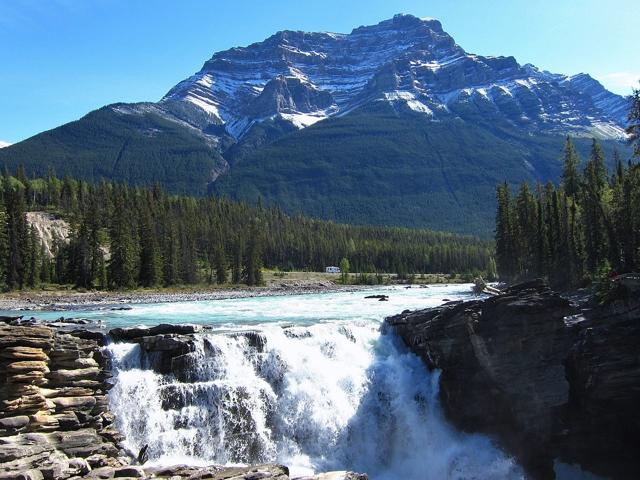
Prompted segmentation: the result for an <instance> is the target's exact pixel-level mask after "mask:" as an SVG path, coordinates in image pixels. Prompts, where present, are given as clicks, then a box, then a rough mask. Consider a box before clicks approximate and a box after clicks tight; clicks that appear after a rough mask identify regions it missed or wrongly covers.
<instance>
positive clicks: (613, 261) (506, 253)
mask: <svg viewBox="0 0 640 480" xmlns="http://www.w3.org/2000/svg"><path fill="white" fill-rule="evenodd" d="M633 100H634V103H633V108H632V110H631V113H630V115H629V120H630V126H629V129H628V133H629V134H630V139H631V142H632V144H634V150H633V158H632V159H629V160H628V161H624V160H623V158H622V157H621V156H620V155H619V154H618V153H615V152H614V154H613V158H612V159H611V162H610V163H612V164H613V165H614V166H615V168H614V169H613V171H610V170H608V169H607V161H606V158H605V154H604V152H603V150H602V148H601V146H600V145H599V143H598V142H597V141H596V140H593V142H592V146H591V151H590V154H589V158H588V160H587V161H586V163H585V164H584V165H583V163H582V161H581V159H580V156H579V155H578V153H577V151H576V149H575V147H574V144H573V141H572V139H571V138H570V137H567V139H566V143H565V147H564V154H563V158H564V168H563V173H562V181H561V183H560V185H558V186H556V185H554V184H552V183H547V184H546V185H544V186H543V185H540V184H538V185H536V186H534V187H532V186H530V185H529V184H528V183H523V184H522V185H521V187H520V189H519V191H518V193H517V194H516V196H515V197H513V196H512V194H511V192H510V189H509V186H508V185H507V184H506V183H505V184H502V185H500V186H498V188H497V203H498V208H497V214H496V260H497V266H498V272H499V274H500V276H501V277H503V278H505V279H517V278H532V277H538V276H545V277H548V278H549V280H550V281H551V283H552V284H554V285H556V286H560V287H564V288H568V287H575V286H578V285H581V284H584V283H587V282H589V281H590V280H593V279H598V278H604V277H607V276H611V275H613V274H619V273H625V272H633V271H637V270H638V268H640V164H638V163H637V162H634V161H633V160H634V159H637V158H640V143H639V134H640V90H636V91H635V94H634V97H633Z"/></svg>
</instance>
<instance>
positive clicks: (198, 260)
mask: <svg viewBox="0 0 640 480" xmlns="http://www.w3.org/2000/svg"><path fill="white" fill-rule="evenodd" d="M1 181H2V185H1V188H0V284H1V285H2V287H3V288H4V289H6V290H13V289H22V288H25V287H28V288H34V287H38V286H39V285H42V284H64V285H73V286H76V287H81V288H86V289H91V288H99V289H123V288H136V287H157V286H172V285H181V284H199V283H210V284H214V283H215V284H227V283H235V284H237V283H244V284H247V285H258V284H261V283H262V281H263V274H262V269H263V268H265V267H266V268H271V269H280V270H284V271H287V270H310V271H323V270H324V268H325V267H326V266H328V265H336V264H337V263H338V262H339V261H340V259H342V258H346V259H348V261H349V262H350V264H351V268H352V270H353V271H367V272H385V273H396V272H398V273H423V272H424V273H439V272H459V273H468V272H474V271H475V272H482V271H485V270H486V269H487V268H488V267H489V266H490V265H491V264H492V247H491V244H490V243H489V242H487V241H482V240H479V239H477V238H475V237H469V236H460V235H454V234H449V233H443V232H434V231H429V230H413V229H406V228H384V227H367V226H351V225H342V224H335V223H332V222H326V221H319V220H314V219H310V218H306V217H303V216H289V215H286V214H284V213H283V212H282V211H281V210H279V209H277V208H264V207H262V206H259V205H258V206H255V207H251V206H248V205H246V204H243V203H235V202H232V201H229V200H226V199H222V198H215V197H208V198H203V197H190V196H182V195H169V194H168V193H166V192H165V191H164V190H163V189H162V188H161V187H159V186H153V187H148V188H141V187H131V186H127V185H124V184H118V183H114V182H101V183H97V184H92V183H88V182H85V181H80V180H75V179H72V178H68V177H67V178H64V179H59V178H57V177H56V176H55V175H53V174H49V175H48V176H47V177H46V178H29V177H28V176H27V175H26V173H25V171H24V168H18V170H17V172H16V174H15V176H10V175H9V174H7V173H5V174H4V175H3V177H2V179H1ZM28 211H44V212H49V213H51V214H53V215H55V216H59V217H60V218H63V219H65V220H66V221H68V223H69V225H70V233H69V235H68V238H56V239H54V241H53V243H52V245H50V248H45V245H44V243H43V242H42V240H41V239H40V237H39V235H38V232H37V231H36V228H35V225H30V224H29V222H28V221H27V216H26V212H28ZM49 250H50V252H49Z"/></svg>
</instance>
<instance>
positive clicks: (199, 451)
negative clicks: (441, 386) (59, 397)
mask: <svg viewBox="0 0 640 480" xmlns="http://www.w3.org/2000/svg"><path fill="white" fill-rule="evenodd" d="M412 290H414V291H413V292H409V291H401V290H399V289H395V290H392V292H394V293H395V294H397V296H398V297H400V298H399V301H398V304H395V305H394V304H392V302H393V295H392V301H391V302H376V301H372V300H366V301H363V300H362V297H363V296H364V294H363V293H362V292H359V293H356V294H353V295H352V294H331V295H325V296H322V295H309V296H304V297H283V298H264V299H248V300H243V301H240V300H234V301H229V302H227V303H224V302H218V303H219V304H223V305H226V306H225V307H224V308H222V307H220V305H215V306H212V305H207V303H209V304H211V303H214V302H202V304H200V305H197V306H196V305H193V306H190V309H191V310H190V311H194V309H202V311H206V312H208V313H203V312H201V313H200V314H199V315H209V317H210V319H212V320H213V323H216V320H215V319H216V318H220V317H224V319H225V320H224V321H223V322H217V323H218V324H219V325H221V326H222V325H223V324H224V325H225V327H224V329H222V328H221V329H220V331H217V332H213V333H207V334H202V335H199V336H197V339H196V350H195V351H194V352H192V353H191V354H188V355H187V356H186V357H185V358H183V359H182V360H181V363H180V368H175V369H174V372H173V374H171V375H160V374H158V373H155V372H154V370H153V368H152V367H153V365H154V358H150V357H149V356H148V355H146V354H144V352H142V351H141V350H140V348H139V347H138V346H137V345H132V344H113V345H110V346H109V347H107V348H108V349H109V351H110V353H111V356H112V359H113V363H114V366H115V368H116V371H115V375H116V376H115V386H114V388H113V389H112V390H111V392H110V395H109V399H110V402H111V408H112V409H113V411H114V412H115V413H116V415H117V423H118V427H119V428H120V429H121V431H122V432H123V433H124V434H125V437H126V444H127V446H128V447H129V448H130V449H131V451H132V452H135V453H137V452H138V451H139V449H140V448H142V447H143V446H144V445H149V449H148V452H149V455H150V462H151V463H153V464H164V465H167V464H175V463H191V464H200V465H202V464H210V463H222V464H239V463H240V464H244V463H258V462H274V461H275V462H279V463H283V464H286V465H288V466H289V467H290V468H291V471H292V473H293V475H294V476H295V475H302V474H308V473H311V472H316V471H327V470H344V469H352V470H358V471H364V472H367V473H368V474H369V475H370V478H372V479H375V480H387V479H388V480H391V479H398V478H415V479H471V478H482V479H487V478H488V479H491V478H495V479H511V478H522V476H523V475H522V472H521V470H520V468H519V467H518V466H517V465H516V464H515V463H514V461H513V460H512V459H510V458H509V457H508V456H507V455H505V454H504V453H503V452H502V451H501V450H500V449H498V448H497V447H496V446H495V445H493V444H492V443H491V441H489V439H487V438H486V437H483V436H479V435H467V434H462V433H460V432H458V431H456V430H455V429H454V428H452V427H451V426H450V425H449V424H448V423H447V422H446V420H445V419H444V417H443V414H442V411H441V408H440V405H439V403H438V398H437V394H438V373H437V372H429V371H428V370H427V369H426V368H425V366H424V364H423V363H422V361H421V360H420V359H419V358H417V357H416V356H415V355H413V354H411V353H410V352H408V351H407V350H406V348H405V347H404V346H403V345H401V343H400V342H399V340H398V339H397V338H396V337H395V335H393V334H381V333H380V328H379V327H380V320H381V319H382V318H383V317H384V316H386V315H388V314H391V313H397V312H399V311H401V310H403V309H404V308H417V307H421V306H429V305H430V304H431V305H434V304H438V303H440V302H441V301H442V297H443V293H444V291H445V290H444V289H443V290H436V291H435V293H434V289H422V291H418V289H412ZM466 291H467V290H463V289H462V288H461V287H448V288H447V289H446V297H448V298H456V295H458V296H465V295H466V293H464V292H466ZM387 293H388V292H387ZM394 303H395V302H394ZM390 304H391V305H390ZM400 304H401V305H400ZM174 307H175V308H177V309H178V310H179V308H180V307H178V306H177V305H173V306H172V308H174ZM136 308H140V307H136ZM142 308H146V309H147V310H145V312H146V315H149V316H151V317H153V316H154V315H155V314H156V313H158V312H159V311H164V310H162V308H163V307H161V306H153V305H152V306H148V307H142ZM212 309H221V310H219V311H218V312H217V314H213V313H212ZM225 309H227V310H226V311H224V310H225ZM243 309H249V310H251V311H252V312H254V313H253V314H250V313H249V312H246V311H245V312H244V313H243ZM259 309H261V310H262V311H261V313H260V315H257V314H256V313H255V312H256V311H257V310H259ZM126 313H127V312H124V314H125V315H126ZM138 315H140V312H138ZM174 315H182V316H183V319H184V320H187V321H189V320H191V313H189V314H188V315H187V316H184V315H185V314H184V311H183V312H182V313H181V314H180V313H174ZM196 315H198V314H196ZM216 315H217V317H216ZM234 315H238V317H239V318H240V320H238V321H236V322H233V321H230V320H229V319H231V318H232V317H233V316H234ZM252 315H253V316H252ZM314 318H315V320H314ZM259 319H260V320H261V321H260V320H259ZM287 323H289V324H288V325H287ZM230 330H231V331H230ZM247 332H252V333H247ZM256 333H257V334H256Z"/></svg>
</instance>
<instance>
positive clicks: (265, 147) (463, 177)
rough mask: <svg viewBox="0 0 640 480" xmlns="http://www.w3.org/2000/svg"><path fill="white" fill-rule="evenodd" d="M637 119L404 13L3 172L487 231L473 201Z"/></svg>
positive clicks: (248, 54)
mask: <svg viewBox="0 0 640 480" xmlns="http://www.w3.org/2000/svg"><path fill="white" fill-rule="evenodd" d="M626 110H627V101H626V100H625V99H624V98H623V97H620V96H618V95H615V94H613V93H611V92H608V91H607V90H606V89H604V87H602V85H600V84H599V83H598V82H597V81H596V80H594V79H593V78H591V77H590V76H589V75H586V74H581V75H576V76H566V75H561V74H554V73H550V72H546V71H542V70H540V69H538V68H536V67H535V66H533V65H530V64H527V65H520V64H519V63H518V62H517V61H516V60H515V59H514V58H513V57H488V56H481V55H474V54H470V53H467V52H466V51H465V50H464V49H463V48H462V47H461V46H459V45H457V44H456V43H455V41H454V39H453V38H452V37H451V36H450V35H448V34H447V33H446V32H445V31H444V30H443V28H442V25H441V24H440V22H438V21H437V20H434V19H420V18H416V17H413V16H411V15H397V16H395V17H393V18H392V19H389V20H385V21H383V22H380V23H379V24H377V25H373V26H366V27H359V28H356V29H354V30H353V31H352V32H351V33H350V34H336V33H306V32H298V31H282V32H278V33H276V34H274V35H273V36H271V37H269V38H268V39H266V40H265V41H263V42H259V43H254V44H252V45H249V46H247V47H242V48H232V49H230V50H227V51H223V52H219V53H216V54H214V55H213V56H212V57H211V59H209V60H208V61H206V62H205V64H204V65H203V67H202V69H201V70H200V71H199V72H197V73H196V74H195V75H193V76H191V77H189V78H188V79H186V80H184V81H182V82H180V83H179V84H178V85H176V86H175V87H173V88H172V89H171V90H170V91H169V92H168V93H167V94H166V95H165V96H164V97H163V98H162V99H161V100H160V101H159V102H157V103H139V104H115V105H110V106H107V107H104V108H102V109H100V110H97V111H95V112H92V113H90V114H88V115H87V116H86V117H84V118H82V119H80V120H79V121H77V122H72V123H70V124H67V125H65V126H62V127H59V128H57V129H54V130H52V131H49V132H45V133H43V134H40V135H37V136H35V137H33V138H31V139H28V140H26V141H24V142H20V143H19V144H16V145H13V146H11V147H9V148H7V149H3V150H2V151H1V152H0V162H3V163H4V164H6V165H8V166H9V167H10V168H14V167H16V166H17V165H18V164H19V163H23V164H25V166H27V168H28V170H32V171H35V172H38V173H44V172H46V170H47V169H48V168H49V167H50V166H53V167H55V169H56V171H57V173H58V174H66V173H70V174H74V175H78V176H82V177H84V178H91V179H99V178H105V177H108V178H115V179H120V180H126V181H130V182H134V183H149V182H155V181H160V182H162V183H164V184H166V185H167V186H168V187H169V188H171V189H172V190H174V191H189V192H196V193H205V192H207V191H209V192H211V191H213V192H216V193H219V194H224V195H229V196H232V197H235V198H239V199H244V200H256V199H257V198H262V199H263V200H265V201H267V202H274V203H278V204H280V205H281V206H283V207H284V208H286V209H288V210H289V211H303V212H308V213H312V214H314V215H318V216H322V217H325V218H332V219H337V220H341V221H355V222H363V221H366V222H367V223H386V224H401V225H412V226H430V227H436V228H448V229H454V230H458V231H475V232H478V231H481V230H483V229H484V230H486V229H487V228H488V217H487V215H485V214H482V213H477V212H474V210H476V209H474V208H472V207H473V205H474V204H475V205H476V206H478V205H479V206H480V207H481V208H480V209H479V210H480V212H481V211H482V209H484V208H489V207H490V206H492V202H493V199H492V198H493V187H494V184H495V183H496V181H500V180H503V179H506V180H508V181H510V182H512V183H516V182H519V181H521V180H523V179H528V180H535V179H539V180H543V181H544V180H547V179H553V178H555V177H557V175H558V171H559V163H558V149H559V147H560V145H561V138H562V136H563V135H565V134H568V133H571V134H573V135H577V136H583V137H584V136H596V137H599V138H601V139H605V140H607V141H611V142H615V141H616V140H620V139H622V138H623V137H624V126H625V117H626ZM399 131H400V132H404V133H406V135H400V136H399V135H398V132H399ZM343 165H345V168H344V169H343V168H341V166H343ZM467 170H471V174H470V175H467ZM474 170H478V172H480V173H479V174H476V173H474ZM407 178H409V179H410V180H412V181H409V182H407ZM469 187H471V188H472V189H475V188H477V189H478V190H477V191H475V192H473V193H472V195H471V197H472V198H473V202H471V203H469V202H468V201H467V199H466V198H464V197H465V196H466V195H465V193H467V192H468V190H467V189H468V188H469ZM414 190H415V191H416V192H415V193H414ZM394 192H395V194H394ZM349 194H353V195H351V196H350V195H349ZM375 200H381V201H383V202H384V203H385V206H384V208H382V209H380V208H379V206H378V205H376V207H375V208H371V206H370V205H371V203H372V201H375ZM429 200H431V201H429ZM434 204H435V205H436V206H437V208H439V209H440V210H441V211H443V212H445V214H444V215H433V210H432V209H431V207H432V206H433V205H434ZM406 205H409V206H410V207H415V206H417V207H420V208H419V209H418V211H410V212H409V213H405V212H404V211H403V209H404V208H405V206H406ZM410 210H411V209H410ZM459 215H469V217H470V221H464V222H460V221H457V220H451V217H453V216H459ZM447 217H448V218H449V220H447Z"/></svg>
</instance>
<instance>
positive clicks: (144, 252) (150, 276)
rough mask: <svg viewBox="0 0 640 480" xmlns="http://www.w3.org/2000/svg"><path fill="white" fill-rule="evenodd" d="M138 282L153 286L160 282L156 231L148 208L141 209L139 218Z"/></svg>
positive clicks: (160, 266)
mask: <svg viewBox="0 0 640 480" xmlns="http://www.w3.org/2000/svg"><path fill="white" fill-rule="evenodd" d="M139 237H140V275H139V278H140V284H141V285H142V286H144V287H154V286H156V285H158V284H159V283H160V279H161V277H162V265H161V263H160V252H159V249H158V246H157V241H156V233H155V231H154V229H153V227H152V223H151V215H150V213H149V211H148V209H146V208H145V209H143V211H142V214H141V220H140V235H139Z"/></svg>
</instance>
